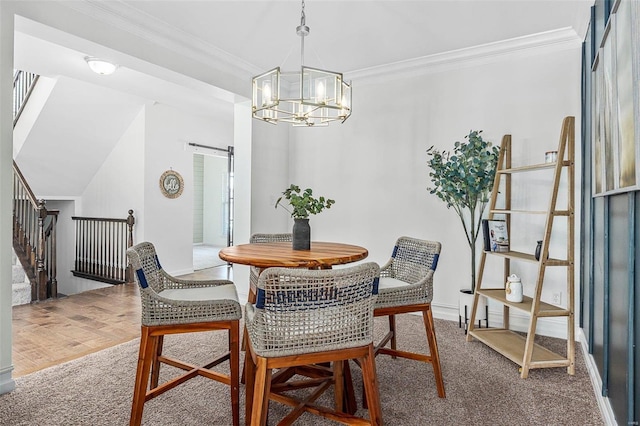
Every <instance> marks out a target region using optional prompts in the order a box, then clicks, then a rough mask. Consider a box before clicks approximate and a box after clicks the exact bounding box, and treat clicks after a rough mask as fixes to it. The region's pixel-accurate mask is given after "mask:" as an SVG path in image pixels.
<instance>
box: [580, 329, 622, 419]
mask: <svg viewBox="0 0 640 426" xmlns="http://www.w3.org/2000/svg"><path fill="white" fill-rule="evenodd" d="M577 337H578V342H580V348H581V349H582V355H583V356H584V360H585V364H586V366H587V371H588V372H589V378H590V379H591V386H593V393H594V395H595V397H596V401H597V402H598V408H600V414H602V420H603V421H604V424H606V425H611V426H615V425H617V424H618V423H617V422H616V418H615V416H614V414H613V409H612V408H611V402H610V401H609V398H607V397H604V396H602V379H601V378H600V374H599V373H598V367H597V366H596V361H595V359H594V358H593V356H591V355H590V354H589V346H588V343H587V338H586V336H585V335H584V332H583V331H582V330H580V331H579V332H578V334H577Z"/></svg>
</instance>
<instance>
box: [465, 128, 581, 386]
mask: <svg viewBox="0 0 640 426" xmlns="http://www.w3.org/2000/svg"><path fill="white" fill-rule="evenodd" d="M574 146H575V118H574V117H566V118H565V119H564V120H563V122H562V130H561V133H560V142H559V144H558V154H557V159H556V161H555V162H553V163H543V164H537V165H530V166H523V167H511V152H512V151H511V135H505V136H504V137H503V138H502V143H501V145H500V153H499V157H498V165H497V168H496V177H495V180H494V184H493V191H492V193H491V199H490V201H489V219H493V218H494V215H496V214H498V215H501V216H504V217H505V220H506V223H507V229H508V233H509V236H510V238H511V237H512V233H511V217H512V215H515V214H538V215H539V214H543V215H546V219H545V225H544V237H543V239H542V247H541V250H540V256H539V260H538V259H536V257H535V256H534V255H533V254H528V253H521V252H516V251H508V252H490V251H483V252H482V255H481V258H480V265H479V270H478V278H477V284H476V292H475V297H474V302H473V308H472V311H471V321H470V323H469V330H468V333H467V341H471V339H472V338H476V339H478V340H479V341H481V342H483V343H484V344H486V345H487V346H489V347H490V348H492V349H494V350H495V351H497V352H498V353H500V354H502V355H504V356H505V357H507V358H508V359H510V360H511V361H513V362H514V363H516V364H518V365H519V366H520V367H521V368H520V376H521V377H522V378H523V379H525V378H527V376H528V375H529V370H530V369H532V368H547V367H567V373H568V374H574V369H575V330H574V226H575V223H574V222H575V218H574V199H575V189H574V187H575V166H574V159H575V158H574V155H575V151H574ZM544 169H549V170H552V173H553V177H552V178H551V188H550V189H551V193H550V201H549V205H548V208H547V210H546V211H539V210H538V211H533V210H512V208H511V207H512V206H511V176H512V175H513V174H515V173H527V172H531V171H538V170H544ZM563 170H564V171H565V172H566V195H567V206H566V208H565V209H558V208H557V200H558V191H559V188H560V179H561V175H562V173H563ZM501 186H502V187H501ZM563 190H564V189H563ZM499 192H501V193H502V194H503V195H504V197H503V201H502V202H501V204H503V207H502V208H498V207H497V205H496V204H497V202H498V193H499ZM559 217H566V223H567V230H566V256H565V257H564V258H563V259H554V258H549V256H548V255H549V241H550V240H551V235H552V232H553V228H554V220H555V219H556V218H559ZM487 256H498V257H502V258H503V260H504V262H503V265H504V266H503V272H504V277H503V280H502V283H501V284H500V285H499V286H493V287H489V286H488V285H487V284H486V283H485V282H483V275H484V270H485V262H486V260H487ZM512 261H514V262H533V263H536V264H537V265H538V273H537V280H536V285H535V289H534V292H533V295H532V296H531V297H528V296H524V300H523V301H522V302H521V303H514V302H510V301H508V300H507V299H506V295H505V288H504V287H505V284H504V283H505V281H506V277H507V276H508V275H509V274H510V267H511V262H512ZM547 267H564V268H566V269H567V271H566V277H567V284H566V295H567V300H566V304H567V307H566V308H564V307H561V306H555V305H552V304H550V303H546V302H543V301H541V300H540V298H541V295H542V287H543V284H544V282H545V272H546V269H547ZM481 295H482V296H485V297H487V298H488V299H491V300H494V301H496V302H498V303H500V304H502V306H503V321H502V327H500V328H485V329H482V328H476V327H474V321H475V316H476V308H477V306H478V300H479V297H480V296H481ZM510 309H515V310H519V311H524V312H526V313H528V317H529V325H528V329H527V332H526V333H524V334H521V333H517V332H515V331H513V330H511V329H509V310H510ZM543 317H545V318H547V317H566V318H567V351H566V356H563V355H561V354H557V353H555V352H552V351H551V350H549V349H547V348H545V347H543V346H541V345H539V344H537V343H534V339H535V334H536V326H537V322H538V318H543Z"/></svg>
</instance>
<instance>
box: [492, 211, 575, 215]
mask: <svg viewBox="0 0 640 426" xmlns="http://www.w3.org/2000/svg"><path fill="white" fill-rule="evenodd" d="M489 212H490V213H493V214H514V213H516V214H520V213H522V214H547V213H548V212H547V211H546V210H513V209H511V210H505V209H491V210H489ZM551 214H552V215H553V216H569V215H571V212H570V211H569V210H554V211H552V212H551Z"/></svg>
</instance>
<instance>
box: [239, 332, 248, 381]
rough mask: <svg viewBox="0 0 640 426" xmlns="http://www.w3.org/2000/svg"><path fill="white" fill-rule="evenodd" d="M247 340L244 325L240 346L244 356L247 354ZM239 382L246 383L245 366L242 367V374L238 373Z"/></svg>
mask: <svg viewBox="0 0 640 426" xmlns="http://www.w3.org/2000/svg"><path fill="white" fill-rule="evenodd" d="M248 341H249V335H248V334H247V326H244V328H243V330H242V346H241V349H242V350H243V351H244V356H245V357H246V356H247V355H248V352H249V351H248V350H247V344H248V343H247V342H248ZM240 383H242V384H246V383H247V373H246V372H245V367H244V366H243V367H242V374H240Z"/></svg>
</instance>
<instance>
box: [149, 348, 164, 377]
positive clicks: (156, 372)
mask: <svg viewBox="0 0 640 426" xmlns="http://www.w3.org/2000/svg"><path fill="white" fill-rule="evenodd" d="M163 344H164V336H158V338H157V339H156V344H155V346H156V347H155V348H154V350H153V353H154V356H153V362H152V363H151V386H150V389H155V388H157V387H158V381H159V379H160V361H158V357H159V356H161V355H162V345H163Z"/></svg>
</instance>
